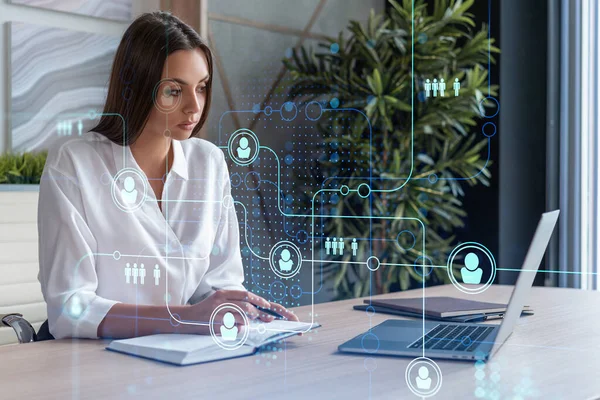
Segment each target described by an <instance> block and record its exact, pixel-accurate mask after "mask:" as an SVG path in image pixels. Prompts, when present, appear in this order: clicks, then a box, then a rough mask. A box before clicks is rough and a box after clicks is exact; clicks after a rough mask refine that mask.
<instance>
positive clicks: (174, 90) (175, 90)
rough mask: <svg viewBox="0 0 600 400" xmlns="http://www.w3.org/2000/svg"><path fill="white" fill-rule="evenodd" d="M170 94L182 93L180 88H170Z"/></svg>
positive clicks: (177, 94)
mask: <svg viewBox="0 0 600 400" xmlns="http://www.w3.org/2000/svg"><path fill="white" fill-rule="evenodd" d="M170 94H171V96H179V95H180V94H181V90H179V89H171V90H170Z"/></svg>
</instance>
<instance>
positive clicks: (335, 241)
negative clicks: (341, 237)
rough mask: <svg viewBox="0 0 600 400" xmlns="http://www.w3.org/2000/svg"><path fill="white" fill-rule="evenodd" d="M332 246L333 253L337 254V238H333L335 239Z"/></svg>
mask: <svg viewBox="0 0 600 400" xmlns="http://www.w3.org/2000/svg"><path fill="white" fill-rule="evenodd" d="M331 248H332V249H333V255H334V256H337V251H338V241H337V238H333V241H332V242H331Z"/></svg>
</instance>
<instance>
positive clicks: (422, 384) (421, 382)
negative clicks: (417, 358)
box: [415, 366, 431, 390]
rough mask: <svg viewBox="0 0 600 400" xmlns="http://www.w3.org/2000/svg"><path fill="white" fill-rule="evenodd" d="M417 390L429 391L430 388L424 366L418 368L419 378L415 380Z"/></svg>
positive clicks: (427, 373)
mask: <svg viewBox="0 0 600 400" xmlns="http://www.w3.org/2000/svg"><path fill="white" fill-rule="evenodd" d="M415 381H416V382H417V388H418V389H423V390H429V389H430V388H431V378H430V377H429V369H427V367H426V366H422V367H421V368H419V376H417V377H416V378H415Z"/></svg>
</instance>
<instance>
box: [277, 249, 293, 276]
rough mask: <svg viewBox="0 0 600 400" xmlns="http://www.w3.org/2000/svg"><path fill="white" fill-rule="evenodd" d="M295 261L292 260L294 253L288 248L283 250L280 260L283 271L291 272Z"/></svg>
mask: <svg viewBox="0 0 600 400" xmlns="http://www.w3.org/2000/svg"><path fill="white" fill-rule="evenodd" d="M293 266H294V262H293V261H292V253H290V251H289V250H288V249H283V250H281V260H279V269H280V270H281V271H282V272H290V271H291V270H292V267H293Z"/></svg>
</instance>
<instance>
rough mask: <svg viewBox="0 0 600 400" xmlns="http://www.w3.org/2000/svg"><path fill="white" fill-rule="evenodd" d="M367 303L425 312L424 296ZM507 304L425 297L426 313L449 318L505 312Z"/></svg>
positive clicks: (528, 308) (367, 302)
mask: <svg viewBox="0 0 600 400" xmlns="http://www.w3.org/2000/svg"><path fill="white" fill-rule="evenodd" d="M365 303H366V304H369V303H370V304H371V305H373V306H380V307H387V308H391V309H395V310H401V311H409V312H413V313H417V314H421V315H422V314H423V298H422V297H415V298H408V299H378V300H371V301H370V302H369V300H365ZM505 311H506V304H502V303H488V302H484V301H475V300H465V299H458V298H455V297H425V315H429V316H432V317H437V318H449V317H458V316H467V315H474V314H496V313H504V312H505ZM523 311H524V312H531V311H532V310H531V307H529V306H524V307H523Z"/></svg>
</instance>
